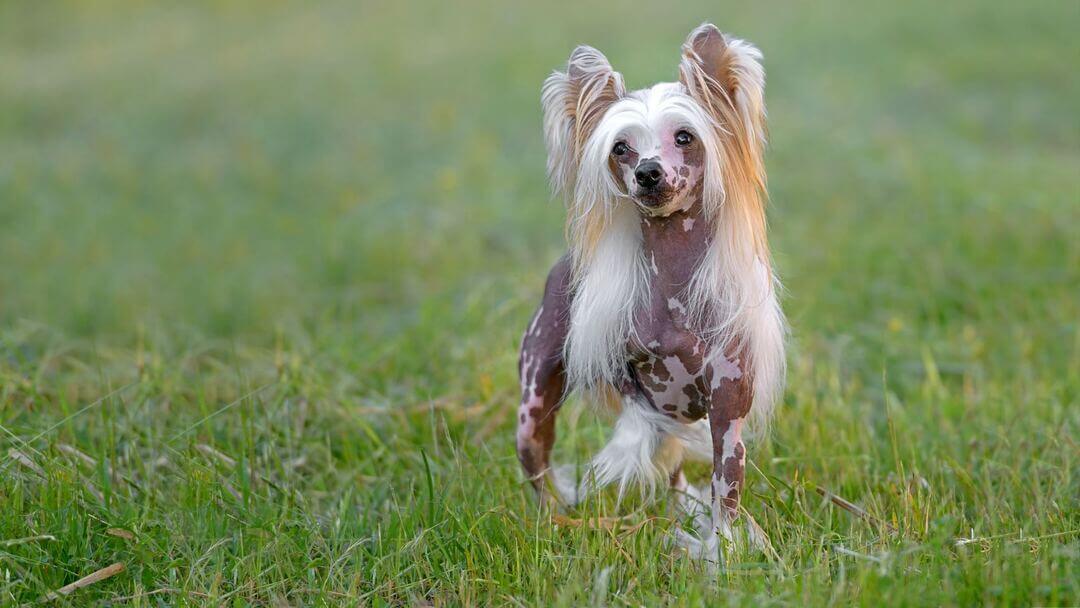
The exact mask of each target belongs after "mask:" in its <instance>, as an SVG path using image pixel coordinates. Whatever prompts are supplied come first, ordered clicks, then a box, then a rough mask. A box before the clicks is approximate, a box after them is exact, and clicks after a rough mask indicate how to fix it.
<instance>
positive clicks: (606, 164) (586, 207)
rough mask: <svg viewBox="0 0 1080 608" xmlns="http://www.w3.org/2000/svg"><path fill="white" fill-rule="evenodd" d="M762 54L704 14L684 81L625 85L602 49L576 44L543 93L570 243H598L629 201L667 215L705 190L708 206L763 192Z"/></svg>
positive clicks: (686, 51) (689, 49) (553, 173)
mask: <svg viewBox="0 0 1080 608" xmlns="http://www.w3.org/2000/svg"><path fill="white" fill-rule="evenodd" d="M760 59H761V53H760V52H759V51H758V50H757V49H756V48H754V47H753V46H751V45H749V44H747V43H746V42H744V41H742V40H737V39H734V38H729V37H726V36H724V35H723V34H722V33H720V31H719V30H717V29H716V27H714V26H712V25H710V24H704V25H702V26H701V27H698V28H697V29H695V30H694V31H692V32H691V33H690V35H689V37H688V38H687V40H686V42H685V44H683V47H682V59H681V61H680V63H679V80H678V82H671V83H661V84H657V85H654V86H653V87H651V88H648V89H643V90H640V91H633V92H627V91H626V89H625V87H624V85H623V78H622V75H621V74H619V73H618V72H616V71H615V70H614V69H613V68H612V67H611V64H610V63H609V62H608V60H607V58H606V57H604V55H603V53H601V52H600V51H598V50H596V49H594V48H591V47H587V46H581V47H578V48H576V49H574V52H573V53H571V55H570V60H569V61H568V62H567V66H566V71H565V72H561V71H556V72H554V73H553V74H552V75H551V76H550V77H549V78H548V79H547V80H546V81H545V82H544V87H543V90H542V96H541V103H542V106H543V109H544V135H545V143H546V144H547V149H548V174H549V176H550V178H551V182H552V185H553V187H554V189H555V191H556V192H558V193H561V194H563V195H564V196H565V197H566V200H567V206H568V207H569V211H570V213H569V214H568V216H567V220H568V227H569V233H570V235H571V245H572V246H573V247H577V248H579V249H580V250H582V251H587V250H590V249H591V248H592V247H594V246H595V244H596V243H597V242H598V239H599V235H601V234H602V233H603V232H604V230H605V229H606V226H607V225H608V223H609V221H610V218H611V217H613V215H612V212H613V211H615V210H617V209H618V208H619V206H621V205H625V204H628V203H629V204H632V205H633V206H634V208H636V209H637V210H638V211H640V212H641V213H642V214H644V215H646V216H667V215H670V214H672V213H674V212H676V211H679V210H683V209H687V208H688V207H689V206H691V205H692V204H693V203H694V202H695V201H697V200H703V201H704V203H705V204H704V207H706V208H707V209H708V210H710V212H715V211H716V209H718V207H719V205H720V204H721V203H723V201H724V200H725V199H727V198H731V197H732V195H733V194H734V198H735V199H736V202H737V204H743V203H742V201H752V200H756V199H755V197H754V196H752V195H749V193H751V192H753V191H756V190H761V189H763V187H764V164H763V163H762V159H761V152H762V147H763V144H764V140H765V134H764V130H765V123H764V119H765V108H764V103H763V99H762V97H763V95H762V93H763V89H764V84H765V83H764V80H765V78H764V72H763V70H762V68H761V64H760ZM743 195H747V196H743ZM747 204H751V203H747ZM753 204H754V205H756V203H753ZM754 213H755V214H756V213H757V211H756V210H755V211H754Z"/></svg>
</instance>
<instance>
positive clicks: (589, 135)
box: [517, 23, 786, 552]
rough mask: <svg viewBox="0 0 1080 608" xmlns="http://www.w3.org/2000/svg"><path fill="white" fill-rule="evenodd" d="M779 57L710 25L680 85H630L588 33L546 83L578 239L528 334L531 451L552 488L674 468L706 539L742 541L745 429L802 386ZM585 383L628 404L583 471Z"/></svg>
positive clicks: (564, 193) (570, 491) (535, 471)
mask: <svg viewBox="0 0 1080 608" xmlns="http://www.w3.org/2000/svg"><path fill="white" fill-rule="evenodd" d="M761 57H762V56H761V53H760V51H758V50H757V49H756V48H755V47H754V46H752V45H751V44H749V43H747V42H745V41H742V40H738V39H736V38H732V37H729V36H726V35H724V34H723V33H721V32H720V31H719V30H718V29H717V28H716V27H715V26H713V25H712V24H708V23H706V24H703V25H701V26H700V27H698V28H696V29H695V30H693V31H692V32H691V33H690V35H689V37H688V38H687V40H686V42H685V44H684V45H683V47H682V57H681V61H680V64H679V68H678V70H679V78H678V81H677V82H668V83H660V84H656V85H654V86H652V87H650V88H647V89H642V90H638V91H630V92H628V91H627V90H626V89H625V87H624V84H623V77H622V75H620V74H619V73H618V72H616V71H615V70H613V69H612V67H611V64H610V63H609V62H608V60H607V58H606V57H605V56H604V55H603V54H602V53H601V52H600V51H598V50H596V49H594V48H591V47H588V46H579V47H577V48H576V49H574V51H573V53H571V55H570V59H569V61H568V63H567V66H566V69H565V71H555V72H553V73H552V74H551V76H550V77H548V78H547V80H546V81H545V82H544V84H543V88H542V93H541V105H542V107H543V125H544V140H545V144H546V147H547V154H548V161H547V173H548V177H549V180H550V182H551V186H552V189H553V191H554V193H555V195H556V196H560V197H562V198H563V199H564V200H565V202H566V207H567V225H566V234H567V241H568V245H569V246H568V251H567V253H566V254H565V255H564V256H563V257H562V258H561V259H560V260H559V261H558V262H557V263H556V264H555V265H554V267H553V268H552V269H551V271H550V273H549V275H548V278H547V284H546V286H545V289H544V295H543V299H542V301H541V303H540V306H539V308H538V309H537V310H536V313H535V314H534V315H533V317H532V319H531V320H530V322H529V324H528V327H527V329H526V331H525V334H524V337H523V338H522V342H521V355H520V360H519V365H518V371H519V377H520V381H521V405H520V409H519V415H518V426H517V452H518V458H519V460H520V461H521V464H522V466H523V468H524V470H525V474H526V475H527V477H528V478H529V479H530V480H531V482H532V484H533V486H534V487H535V489H536V492H537V493H538V495H539V497H540V498H541V499H542V500H544V501H545V502H548V501H550V502H555V503H557V504H558V503H561V504H563V505H573V504H576V503H578V502H579V501H580V500H582V499H583V498H584V497H585V496H586V495H587V494H588V493H589V492H592V491H595V490H598V489H600V488H602V487H604V486H608V485H610V484H616V485H617V487H618V489H619V496H620V498H621V497H622V495H623V493H624V492H625V490H626V489H627V488H628V487H630V486H631V485H638V486H640V487H641V488H644V489H648V490H651V489H654V488H655V487H656V486H657V485H658V484H660V483H668V484H669V485H670V487H671V488H672V489H674V490H675V491H676V492H678V493H679V495H680V497H681V500H682V502H681V503H680V504H683V505H684V507H686V508H688V509H692V507H693V505H692V503H693V502H696V501H703V502H704V503H705V505H706V506H705V507H703V508H702V509H701V510H700V511H699V515H700V518H697V517H696V519H697V520H698V521H703V522H704V523H702V524H701V528H702V529H701V530H700V532H701V533H702V534H703V535H704V537H703V538H702V540H700V542H699V549H700V550H701V551H702V552H707V551H713V550H715V549H716V544H717V542H718V541H717V540H716V537H717V535H719V536H722V537H724V538H727V539H732V538H733V536H732V531H733V530H734V523H735V522H736V520H737V519H738V517H739V513H740V509H739V497H740V492H741V490H742V486H743V471H744V467H745V460H746V449H745V446H744V441H743V438H744V433H745V434H746V436H747V437H749V436H750V435H749V431H750V430H755V431H761V430H763V429H764V427H765V425H766V424H767V422H768V419H769V417H770V414H771V412H772V411H773V409H774V404H775V403H776V402H777V401H778V399H779V398H780V396H781V393H782V390H783V384H784V373H785V355H784V342H785V336H786V324H785V320H784V315H783V312H782V310H781V308H780V305H779V301H778V297H777V292H778V291H779V289H780V285H779V281H778V279H777V277H776V274H775V273H774V271H773V269H772V263H771V255H770V252H769V248H768V244H767V239H766V225H765V200H766V180H765V166H764V162H763V152H764V146H765V143H766V131H765V106H764V100H763V93H764V84H765V76H764V71H763V69H762V66H761ZM574 391H578V392H580V393H581V394H583V395H586V396H587V397H589V398H591V399H592V400H594V401H596V402H598V403H602V404H606V405H608V406H609V407H611V408H612V409H613V410H614V411H616V412H617V413H618V414H617V418H616V421H615V424H614V430H613V432H612V436H611V438H610V440H609V441H608V443H607V444H606V445H605V446H604V447H603V448H602V449H601V451H600V452H599V453H598V454H597V455H596V456H595V457H594V458H593V459H592V460H591V461H590V462H589V463H588V465H587V466H586V467H585V468H584V470H583V474H582V475H581V476H580V478H581V480H580V481H575V480H574V479H573V475H572V473H573V471H572V470H570V471H568V469H569V468H570V467H568V466H563V467H554V466H553V465H552V463H551V450H552V446H553V445H554V442H555V416H556V414H557V412H558V411H559V408H560V406H561V404H562V403H563V402H564V400H565V398H566V397H567V395H568V394H570V393H572V392H574ZM690 457H697V458H701V459H705V460H706V461H711V462H712V478H711V484H710V485H711V490H699V489H696V488H694V487H693V486H690V485H689V484H688V483H687V481H686V478H685V475H684V474H683V472H682V467H681V463H682V462H683V460H684V459H685V458H690ZM687 499H692V500H687ZM747 517H748V516H747ZM748 519H749V517H748ZM750 521H752V520H750ZM740 529H741V528H740ZM754 529H756V531H757V532H758V533H760V528H757V526H756V524H753V526H752V528H751V529H749V532H750V533H751V534H753V533H754Z"/></svg>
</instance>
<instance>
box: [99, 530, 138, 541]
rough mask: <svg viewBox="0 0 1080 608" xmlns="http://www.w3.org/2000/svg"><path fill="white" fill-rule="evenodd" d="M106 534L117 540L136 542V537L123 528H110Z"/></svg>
mask: <svg viewBox="0 0 1080 608" xmlns="http://www.w3.org/2000/svg"><path fill="white" fill-rule="evenodd" d="M105 533H106V534H108V535H109V536H115V537H116V538H122V539H124V540H127V541H133V540H135V535H134V534H132V533H131V532H128V531H127V530H125V529H123V528H109V529H107V530H105Z"/></svg>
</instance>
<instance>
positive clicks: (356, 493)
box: [0, 0, 1080, 607]
mask: <svg viewBox="0 0 1080 608" xmlns="http://www.w3.org/2000/svg"><path fill="white" fill-rule="evenodd" d="M694 4H695V5H691V3H679V5H678V6H676V7H671V6H665V7H663V8H662V9H661V8H660V7H659V5H655V6H652V7H651V8H650V7H649V5H643V4H640V3H629V2H626V3H608V4H599V3H594V2H591V1H586V2H574V3H567V4H566V5H565V6H562V7H556V6H552V5H548V4H546V3H531V4H529V5H526V6H516V7H509V6H507V7H502V6H497V5H494V4H492V5H490V6H488V5H487V4H486V3H480V2H474V1H472V0H467V1H466V2H464V3H440V2H433V1H427V2H422V3H411V2H409V3H390V2H386V3H375V2H361V3H341V4H329V5H324V6H321V7H319V8H313V7H311V6H304V5H299V4H285V3H276V2H275V3H259V4H255V3H252V4H250V5H246V6H237V5H235V4H228V5H225V6H217V5H211V6H204V5H202V3H175V4H170V5H168V6H158V7H154V6H150V5H149V4H147V3H130V4H127V3H119V2H103V3H94V4H93V5H91V4H88V3H70V4H63V3H4V4H3V5H2V6H0V605H21V604H26V603H31V602H34V601H37V600H38V599H41V598H43V597H45V596H46V595H47V594H48V593H49V592H51V591H54V590H57V589H59V588H61V587H63V586H64V585H67V584H69V583H72V582H74V581H76V580H78V579H80V578H81V577H83V576H86V575H88V574H90V573H93V572H95V571H98V570H100V569H102V568H105V567H107V566H110V565H111V564H116V563H119V564H123V570H122V571H120V572H119V573H117V574H115V575H114V576H112V577H110V578H107V579H105V580H102V581H99V582H95V583H93V584H91V585H89V586H87V587H85V588H82V589H78V590H76V591H74V592H73V593H71V594H70V595H68V596H65V597H61V598H58V599H55V600H53V604H55V605H72V606H84V605H110V606H158V605H210V606H217V605H227V606H247V605H254V606H275V607H276V606H290V605H342V606H423V605H433V606H457V605H475V606H489V605H508V606H525V605H529V606H531V605H563V606H581V605H608V606H624V605H625V606H655V605H665V604H666V605H702V604H707V605H727V604H743V605H784V606H804V605H841V606H846V605H863V606H879V605H883V604H888V605H962V606H967V605H983V604H985V605H994V606H1014V605H1040V606H1066V605H1074V606H1075V605H1077V604H1080V476H1078V473H1077V471H1076V469H1075V467H1076V465H1077V463H1078V462H1080V449H1078V440H1077V438H1078V431H1080V407H1078V402H1080V331H1078V319H1080V117H1078V114H1077V110H1078V108H1080V77H1078V75H1077V65H1078V60H1080V37H1078V36H1077V35H1076V34H1077V31H1080V5H1078V4H1077V3H1075V2H1072V1H1070V0H1060V1H1049V2H1037V3H1014V2H995V3H989V2H974V1H972V2H957V3H953V2H923V1H919V2H895V3H884V2H882V3H874V5H872V4H869V3H842V2H839V1H836V0H829V1H827V2H821V3H809V2H803V3H793V4H783V5H782V4H774V3H771V2H769V3H750V2H744V3H724V4H718V3H704V2H699V3H694ZM704 20H711V21H714V22H715V23H717V24H718V25H719V26H720V27H721V29H724V30H726V31H730V32H733V33H735V34H737V35H739V36H742V37H745V38H748V39H750V40H752V41H754V42H755V43H756V44H758V45H759V46H760V47H761V48H762V50H763V51H764V54H765V67H766V70H767V74H768V79H769V84H768V87H767V92H766V93H767V95H766V97H767V103H768V106H769V113H770V128H771V139H772V144H771V149H770V152H769V156H768V163H769V175H770V190H771V195H772V202H771V207H770V222H771V242H772V245H773V248H774V251H775V254H776V259H777V264H778V267H779V271H780V273H781V275H782V277H783V278H784V280H785V284H786V287H787V293H786V295H785V299H784V305H785V308H786V310H787V312H788V315H789V318H790V321H791V325H792V330H793V335H792V341H791V348H790V356H789V361H790V373H789V381H788V387H787V392H786V395H785V398H784V403H783V404H782V406H781V407H780V408H779V410H778V415H777V417H776V420H775V424H774V427H773V432H772V434H771V436H770V438H769V439H768V440H766V441H759V442H756V443H754V444H752V445H750V446H749V457H750V461H751V464H750V466H749V467H748V478H747V483H748V489H749V491H748V495H747V496H746V498H745V506H746V508H747V509H748V510H749V512H750V513H752V514H753V515H754V517H755V518H756V519H757V521H758V522H759V523H760V524H761V525H762V526H763V528H764V529H765V530H766V531H767V533H768V534H769V535H770V536H771V538H772V543H773V546H774V548H775V550H776V553H777V556H776V557H775V558H772V557H769V556H766V555H764V554H760V553H757V552H753V551H745V552H739V553H735V554H732V555H729V556H728V558H727V562H726V563H725V565H724V567H723V568H722V569H721V571H720V572H718V573H716V574H712V575H710V574H709V573H708V571H707V570H706V568H704V567H703V566H702V564H700V563H696V562H693V561H690V560H688V559H687V558H685V557H683V556H681V555H680V554H679V553H678V552H677V551H675V550H674V549H672V548H671V547H669V546H668V544H667V540H666V539H667V538H668V537H669V530H670V529H671V527H672V526H676V525H678V523H677V522H673V521H671V520H669V519H667V517H666V514H667V511H666V509H665V508H664V505H663V503H662V502H661V503H660V504H655V505H644V504H639V503H637V502H632V503H631V504H629V505H623V506H622V508H621V510H620V511H619V512H616V511H615V507H614V506H613V502H614V501H613V500H610V497H607V498H606V499H605V500H600V501H597V503H591V504H589V505H587V506H586V507H583V508H582V509H580V510H578V511H576V512H573V513H570V514H569V515H571V516H573V517H577V518H582V517H592V516H597V515H605V516H614V515H622V516H626V518H625V520H624V522H623V527H622V528H620V529H618V530H612V529H603V528H589V527H575V526H571V525H565V524H563V525H556V524H555V523H553V522H552V521H551V519H550V518H549V517H547V516H544V515H541V514H540V513H538V511H537V507H536V503H535V501H534V500H533V498H532V495H531V493H530V489H529V488H528V487H527V486H526V484H525V483H523V478H522V474H521V473H520V470H519V466H518V463H517V460H516V457H515V454H514V439H513V426H514V413H515V410H516V405H517V404H516V399H517V396H518V390H517V379H516V357H517V353H516V352H515V349H516V347H517V343H518V338H519V336H520V332H521V331H522V330H523V329H524V326H525V324H526V322H527V320H528V318H529V315H530V314H531V312H532V310H533V307H534V306H535V304H536V302H537V300H538V298H539V295H540V291H541V287H542V281H543V278H544V276H545V273H546V271H547V269H548V266H549V265H550V264H551V263H552V262H553V261H554V260H555V259H556V258H557V257H558V256H559V255H560V254H561V251H562V249H563V246H564V244H563V240H562V214H563V212H562V208H561V206H560V204H559V203H558V202H555V201H552V200H550V199H549V196H548V193H547V186H546V184H545V180H544V175H543V166H544V155H543V146H542V142H541V138H540V125H539V123H540V111H539V86H540V83H541V81H542V79H543V78H544V77H545V76H546V74H547V73H548V72H549V71H550V70H551V69H553V68H555V67H557V66H559V65H560V64H562V63H563V62H564V61H565V60H566V57H567V56H568V54H569V52H570V50H571V49H572V48H573V46H574V45H576V44H578V43H583V42H587V43H589V44H592V45H594V46H596V47H598V48H600V49H602V50H603V51H604V52H605V53H607V55H608V56H609V58H610V59H611V61H612V62H613V64H614V65H615V67H616V69H619V70H620V71H622V72H623V74H624V75H625V76H626V79H627V84H628V86H630V87H632V88H637V87H640V86H645V85H648V84H651V83H653V82H655V81H658V80H671V79H673V78H674V76H675V73H676V69H675V68H676V65H677V58H678V47H679V45H680V44H681V42H682V40H683V38H684V37H685V35H686V33H687V32H688V31H689V30H690V29H691V28H692V27H693V26H695V25H697V24H698V23H700V22H701V21H704ZM574 420H576V421H577V424H571V422H572V421H574ZM559 432H560V438H561V440H560V442H559V444H558V445H557V457H558V458H560V459H561V460H562V461H564V462H565V461H573V460H574V459H575V458H578V459H583V458H585V457H586V456H587V455H588V454H589V453H590V451H591V450H593V449H595V448H597V447H598V446H599V445H601V443H602V442H603V439H604V437H605V436H606V433H607V423H606V422H605V421H603V420H599V419H597V417H596V416H594V415H593V413H592V412H591V411H589V410H588V409H586V408H583V407H580V406H568V409H567V410H566V411H564V413H563V415H562V417H561V420H560V426H559ZM692 472H693V473H695V474H696V475H697V476H698V478H699V479H702V478H703V477H704V475H706V471H705V470H704V469H701V468H698V469H694V470H693V471H692ZM818 488H822V489H825V490H827V491H829V492H832V493H835V494H836V495H839V496H841V497H843V498H845V499H847V500H850V501H852V502H854V503H856V504H857V505H859V506H860V507H862V508H864V509H865V510H866V512H867V513H868V514H869V516H870V518H869V519H863V518H859V517H856V516H854V515H852V514H851V513H849V512H847V511H845V510H843V509H840V508H838V507H837V506H835V505H834V504H832V503H830V502H829V501H827V500H826V499H824V498H823V497H822V496H820V495H819V494H818V492H817V489H818ZM961 538H965V539H969V541H966V542H962V543H958V542H957V540H958V539H961ZM970 539H974V540H970ZM117 568H119V567H117Z"/></svg>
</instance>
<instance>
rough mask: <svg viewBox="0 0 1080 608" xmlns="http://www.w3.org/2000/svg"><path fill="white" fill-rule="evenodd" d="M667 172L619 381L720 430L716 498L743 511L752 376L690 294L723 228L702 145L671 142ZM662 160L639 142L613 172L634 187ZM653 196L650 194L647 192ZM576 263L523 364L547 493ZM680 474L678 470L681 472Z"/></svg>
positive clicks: (530, 434)
mask: <svg viewBox="0 0 1080 608" xmlns="http://www.w3.org/2000/svg"><path fill="white" fill-rule="evenodd" d="M658 158H661V159H662V160H664V162H662V163H661V164H662V166H663V168H664V178H663V181H662V183H661V184H659V185H658V186H657V187H655V188H653V191H651V192H648V193H642V192H637V195H638V196H636V197H635V199H636V200H639V201H642V202H640V203H639V204H640V205H641V207H642V213H641V234H642V246H643V247H642V252H643V254H644V256H645V262H646V268H647V274H648V279H649V294H650V298H649V300H648V303H647V305H646V306H644V307H642V308H640V309H638V310H637V311H635V314H634V324H633V325H634V331H633V335H629V336H627V337H626V345H627V348H626V366H627V367H626V369H627V381H626V382H623V383H622V385H621V386H618V387H615V388H616V389H617V390H619V392H621V393H623V394H624V395H625V396H628V397H640V398H643V399H644V400H645V401H646V402H647V403H648V404H650V405H651V406H652V407H653V408H654V409H656V410H657V411H658V412H661V413H662V414H664V415H666V416H668V417H669V418H672V419H675V420H678V421H680V422H684V423H693V422H696V421H698V420H701V419H702V418H704V417H705V416H708V417H709V423H710V431H711V433H712V435H713V445H714V454H713V465H714V471H715V475H714V479H713V483H712V487H713V492H714V495H715V496H716V497H717V498H718V499H720V500H722V503H723V505H724V507H725V508H726V510H727V511H728V512H727V513H726V516H727V517H728V518H729V519H730V518H732V517H734V516H735V510H736V509H737V506H738V501H739V492H740V489H741V487H742V483H743V469H744V462H745V448H744V446H743V443H742V439H741V430H742V421H743V418H745V416H746V414H747V412H748V411H749V409H750V405H751V403H752V401H753V394H752V388H751V387H752V383H751V381H750V378H749V374H748V371H747V370H746V369H744V365H743V361H742V358H741V357H740V356H739V353H738V352H732V353H720V352H713V351H711V350H710V348H709V345H708V343H707V342H706V341H705V340H704V339H702V337H701V336H700V335H698V333H696V332H695V331H694V329H693V327H692V323H691V319H690V318H689V317H688V304H687V302H686V293H687V288H688V286H689V283H690V280H691V277H692V275H693V273H694V271H695V269H696V268H697V266H698V263H699V262H700V261H701V260H702V259H703V257H704V256H705V254H706V251H707V250H708V247H709V244H710V238H711V236H712V235H713V234H714V233H715V230H714V228H713V227H712V226H710V224H709V222H708V220H707V218H705V217H704V216H703V214H702V201H701V193H702V179H701V176H702V167H701V162H702V150H701V143H700V142H698V141H693V142H692V143H691V144H690V145H688V146H686V147H684V148H682V149H674V148H672V149H663V150H661V152H660V155H659V156H658ZM649 160H653V157H649V158H645V159H641V158H640V155H639V154H638V153H637V152H636V151H635V150H634V149H633V148H630V149H628V150H627V151H626V152H625V153H624V154H621V155H619V156H618V157H613V158H612V160H611V169H612V171H613V173H615V174H616V175H618V176H621V177H623V179H624V182H625V183H624V185H625V187H626V188H627V189H628V190H630V189H634V188H635V185H634V183H633V181H632V180H633V179H634V178H633V173H634V171H633V170H634V168H635V167H638V166H640V165H641V164H642V163H644V162H646V161H649ZM643 194H644V196H643ZM569 282H570V262H569V259H568V258H567V257H563V258H562V259H560V260H559V261H558V262H557V263H556V264H555V266H554V267H553V268H552V270H551V272H550V274H549V276H548V280H547V286H546V288H545V290H544V297H543V301H542V302H541V305H540V307H539V309H538V310H537V311H536V314H534V315H533V318H532V320H531V321H530V323H529V327H528V329H527V330H526V332H525V335H524V338H523V340H522V348H521V358H520V362H519V371H520V378H521V390H522V398H521V406H520V409H519V412H518V434H517V442H518V456H519V459H520V460H521V463H522V465H523V466H524V468H525V471H526V473H527V474H528V475H529V477H530V479H531V480H532V481H533V484H534V485H535V487H536V488H537V490H538V491H540V492H541V493H543V492H544V491H545V485H544V473H545V471H546V470H547V469H548V467H549V466H550V453H551V448H552V445H553V444H554V440H555V415H556V413H557V410H558V408H559V406H560V404H561V402H562V399H563V397H564V396H565V391H566V377H565V373H564V369H563V362H562V355H563V348H564V345H565V340H566V336H567V329H568V322H569V310H570V298H571V297H572V296H571V294H570V285H569ZM675 478H676V477H673V479H675Z"/></svg>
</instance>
